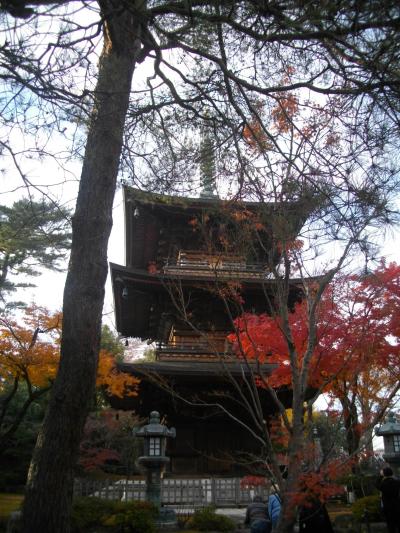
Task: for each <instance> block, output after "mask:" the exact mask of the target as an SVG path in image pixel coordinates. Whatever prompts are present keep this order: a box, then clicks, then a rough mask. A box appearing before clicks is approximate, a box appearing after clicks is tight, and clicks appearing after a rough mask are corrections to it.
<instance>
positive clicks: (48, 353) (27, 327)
mask: <svg viewBox="0 0 400 533" xmlns="http://www.w3.org/2000/svg"><path fill="white" fill-rule="evenodd" d="M60 333H61V314H60V313H50V312H49V311H47V310H46V309H43V308H40V307H35V306H33V307H30V308H27V309H26V310H25V314H24V317H23V320H21V322H16V321H15V320H8V319H7V318H4V317H3V318H1V319H0V378H1V381H0V383H1V385H0V387H3V388H4V386H5V385H6V384H7V383H10V381H13V380H14V379H15V378H18V379H21V380H24V381H27V382H29V383H30V384H31V385H32V386H34V387H45V386H48V385H49V384H50V382H51V381H52V380H53V379H54V378H55V375H56V373H57V368H58V360H59V341H60ZM0 390H1V389H0Z"/></svg>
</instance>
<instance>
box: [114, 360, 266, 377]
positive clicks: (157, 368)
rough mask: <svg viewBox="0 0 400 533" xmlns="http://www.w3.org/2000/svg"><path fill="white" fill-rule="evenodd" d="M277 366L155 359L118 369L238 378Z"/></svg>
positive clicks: (168, 374) (264, 373)
mask: <svg viewBox="0 0 400 533" xmlns="http://www.w3.org/2000/svg"><path fill="white" fill-rule="evenodd" d="M275 367H276V365H275V364H268V363H265V364H262V365H259V364H258V363H257V362H253V361H244V360H239V359H235V360H233V361H223V362H222V361H190V362H189V363H188V362H186V361H180V362H176V361H155V362H146V361H143V362H140V361H139V362H136V363H122V364H119V365H118V369H119V370H121V371H122V372H126V373H133V374H135V375H139V376H140V375H141V376H151V375H154V376H173V377H174V378H177V377H178V376H186V377H188V376H190V377H193V378H200V379H202V378H204V379H209V378H210V377H213V379H220V380H226V377H227V376H232V377H235V378H238V377H240V376H250V375H251V374H256V375H260V374H261V375H265V376H267V375H270V374H271V372H272V370H273V369H274V368H275Z"/></svg>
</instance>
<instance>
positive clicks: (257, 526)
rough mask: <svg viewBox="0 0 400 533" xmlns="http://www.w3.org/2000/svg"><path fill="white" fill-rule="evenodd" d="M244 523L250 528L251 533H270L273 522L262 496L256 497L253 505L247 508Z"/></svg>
mask: <svg viewBox="0 0 400 533" xmlns="http://www.w3.org/2000/svg"><path fill="white" fill-rule="evenodd" d="M244 523H245V525H246V526H250V531H251V533H270V531H271V520H270V518H269V514H268V508H267V505H266V504H265V503H263V501H262V498H261V496H254V498H253V503H251V504H250V505H249V506H248V507H247V510H246V518H245V521H244Z"/></svg>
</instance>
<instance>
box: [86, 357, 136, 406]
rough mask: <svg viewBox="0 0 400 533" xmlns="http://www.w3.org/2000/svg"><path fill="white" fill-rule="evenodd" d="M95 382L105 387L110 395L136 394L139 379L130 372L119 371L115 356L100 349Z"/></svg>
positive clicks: (120, 396)
mask: <svg viewBox="0 0 400 533" xmlns="http://www.w3.org/2000/svg"><path fill="white" fill-rule="evenodd" d="M96 384H97V386H98V387H105V389H106V391H107V394H109V395H110V396H118V397H119V398H122V397H123V396H136V395H137V390H136V389H137V385H138V384H139V380H138V379H137V378H135V377H134V376H131V375H130V374H126V373H125V372H120V371H119V370H118V368H117V366H116V361H115V357H113V355H111V354H110V353H108V352H106V351H105V350H101V351H100V355H99V366H98V368H97V379H96Z"/></svg>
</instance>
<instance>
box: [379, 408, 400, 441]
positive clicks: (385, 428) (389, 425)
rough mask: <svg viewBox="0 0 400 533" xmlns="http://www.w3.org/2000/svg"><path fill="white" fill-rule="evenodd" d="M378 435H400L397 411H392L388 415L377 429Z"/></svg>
mask: <svg viewBox="0 0 400 533" xmlns="http://www.w3.org/2000/svg"><path fill="white" fill-rule="evenodd" d="M376 434H377V435H378V437H386V436H390V435H400V422H398V421H397V419H396V415H395V413H393V411H391V412H390V413H388V415H387V417H386V421H385V423H384V424H382V425H381V426H380V427H379V428H378V429H377V431H376Z"/></svg>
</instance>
